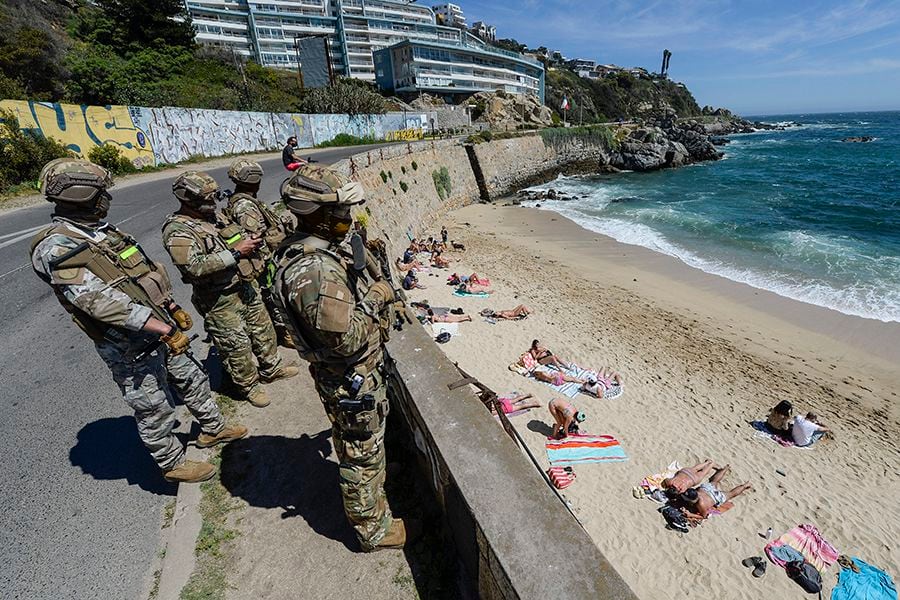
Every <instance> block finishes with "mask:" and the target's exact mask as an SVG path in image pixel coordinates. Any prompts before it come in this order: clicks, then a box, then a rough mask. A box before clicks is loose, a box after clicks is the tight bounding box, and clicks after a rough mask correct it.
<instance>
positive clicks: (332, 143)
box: [316, 133, 384, 148]
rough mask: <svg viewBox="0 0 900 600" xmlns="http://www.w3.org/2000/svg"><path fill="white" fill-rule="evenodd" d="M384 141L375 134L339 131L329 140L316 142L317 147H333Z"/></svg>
mask: <svg viewBox="0 0 900 600" xmlns="http://www.w3.org/2000/svg"><path fill="white" fill-rule="evenodd" d="M383 141H384V140H379V139H376V138H375V136H374V135H367V136H365V137H356V136H355V135H350V134H349V133H339V134H337V135H336V136H334V137H333V138H332V139H330V140H328V141H327V142H319V143H318V144H316V148H333V147H336V146H363V145H366V144H377V143H379V142H383Z"/></svg>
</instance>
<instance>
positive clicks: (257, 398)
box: [247, 387, 272, 408]
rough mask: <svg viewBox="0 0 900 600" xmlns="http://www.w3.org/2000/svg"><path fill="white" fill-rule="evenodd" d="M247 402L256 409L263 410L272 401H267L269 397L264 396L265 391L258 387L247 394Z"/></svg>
mask: <svg viewBox="0 0 900 600" xmlns="http://www.w3.org/2000/svg"><path fill="white" fill-rule="evenodd" d="M247 401H248V402H249V403H250V404H252V405H253V406H255V407H256V408H265V407H266V406H268V405H269V404H271V403H272V401H271V400H269V396H268V395H267V394H266V390H264V389H262V388H261V387H258V388H256V389H255V390H253V391H252V392H250V393H249V394H247Z"/></svg>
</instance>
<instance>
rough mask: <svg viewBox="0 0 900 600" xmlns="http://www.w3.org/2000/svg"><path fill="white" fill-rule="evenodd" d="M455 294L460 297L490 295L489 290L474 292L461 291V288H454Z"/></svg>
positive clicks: (483, 296) (484, 296) (485, 296)
mask: <svg viewBox="0 0 900 600" xmlns="http://www.w3.org/2000/svg"><path fill="white" fill-rule="evenodd" d="M453 295H454V296H459V297H460V298H487V297H489V296H490V294H488V293H487V292H475V293H474V294H472V293H469V292H461V291H459V290H454V292H453Z"/></svg>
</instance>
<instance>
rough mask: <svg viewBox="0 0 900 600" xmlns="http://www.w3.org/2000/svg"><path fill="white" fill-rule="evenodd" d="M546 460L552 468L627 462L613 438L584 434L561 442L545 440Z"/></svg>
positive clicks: (576, 434) (575, 435) (574, 434)
mask: <svg viewBox="0 0 900 600" xmlns="http://www.w3.org/2000/svg"><path fill="white" fill-rule="evenodd" d="M547 458H548V459H549V461H550V464H551V465H552V466H557V465H563V466H565V465H573V464H575V463H600V462H620V461H623V460H628V457H627V456H625V451H624V450H623V449H622V446H621V444H619V441H618V440H617V439H616V438H614V437H613V436H611V435H589V434H584V433H573V434H571V435H569V436H568V437H566V438H563V439H561V440H557V439H553V438H547Z"/></svg>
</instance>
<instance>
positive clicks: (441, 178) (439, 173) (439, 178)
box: [431, 167, 453, 200]
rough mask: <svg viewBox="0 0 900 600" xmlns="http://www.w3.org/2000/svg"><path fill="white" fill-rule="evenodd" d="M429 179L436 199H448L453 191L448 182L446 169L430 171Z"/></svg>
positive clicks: (448, 176) (448, 175)
mask: <svg viewBox="0 0 900 600" xmlns="http://www.w3.org/2000/svg"><path fill="white" fill-rule="evenodd" d="M431 179H432V181H434V189H435V191H437V194H438V197H439V198H440V199H441V200H446V199H447V198H449V197H450V194H451V192H452V191H453V186H452V183H451V182H450V172H449V171H448V170H447V167H441V168H440V169H437V170H435V171H432V172H431Z"/></svg>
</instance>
